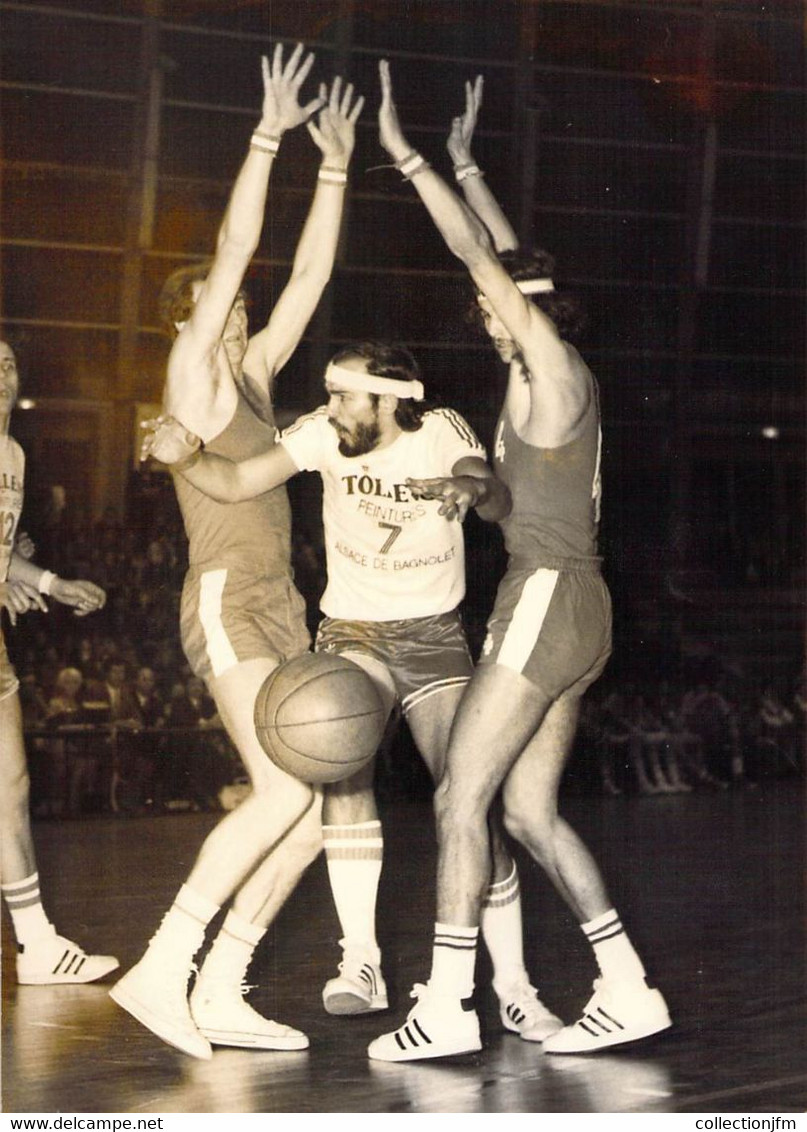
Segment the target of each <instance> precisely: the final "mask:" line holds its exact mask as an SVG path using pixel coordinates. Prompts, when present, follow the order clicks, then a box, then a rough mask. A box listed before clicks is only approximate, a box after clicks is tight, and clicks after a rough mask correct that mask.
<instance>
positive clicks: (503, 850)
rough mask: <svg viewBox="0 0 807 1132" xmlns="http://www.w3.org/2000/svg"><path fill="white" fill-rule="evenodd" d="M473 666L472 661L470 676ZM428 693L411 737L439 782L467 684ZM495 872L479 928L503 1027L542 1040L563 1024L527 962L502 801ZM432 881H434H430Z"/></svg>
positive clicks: (415, 714) (409, 715) (414, 713)
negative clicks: (532, 979)
mask: <svg viewBox="0 0 807 1132" xmlns="http://www.w3.org/2000/svg"><path fill="white" fill-rule="evenodd" d="M470 675H471V666H470V662H469V664H468V679H469V680H470ZM437 687H438V690H435V691H434V692H433V693H432V694H429V687H428V686H427V687H426V688H424V689H422V690H421V693H420V695H419V696H418V697H417V698H416V699H415V702H414V703H413V704H412V706H411V707H409V710H408V711H407V712H406V721H407V723H408V725H409V728H410V731H411V733H412V737H413V739H414V741H415V744H416V745H417V748H418V750H419V751H420V753H421V755H422V756H423V760H424V762H425V763H426V766H427V767H428V769H429V772H430V773H431V776H432V778H433V780H434V781H435V782H436V783H439V782H440V780H441V779H442V777H443V772H444V769H445V759H446V752H447V750H448V743H449V736H450V734H451V725H452V722H453V720H454V716H455V714H456V712H457V709H458V707H459V704H460V701H461V700H462V696H463V694H464V692H465V688H466V687H467V684H463V685H460V686H458V687H457V686H451V687H442V688H439V686H437ZM488 829H489V833H490V847H491V858H492V871H491V876H490V883H489V886H488V889H487V891H486V893H485V896H484V900H483V903H482V910H481V916H480V932H481V935H482V939H483V940H484V943H485V946H486V948H487V951H488V954H489V956H490V960H491V965H492V967H493V989H494V991H495V992H496V996H497V998H498V1000H499V1015H500V1018H501V1021H502V1025H503V1026H504V1027H505V1029H507V1030H510V1031H512V1032H513V1033H517V1034H519V1035H520V1036H521V1037H522V1038H524V1040H525V1041H538V1042H540V1041H543V1040H544V1038H545V1037H547V1036H548V1035H549V1034H552V1033H554V1032H555V1031H556V1030H559V1029H560V1028H561V1026H562V1025H563V1023H562V1022H561V1021H560V1019H559V1018H557V1017H555V1015H554V1014H552V1012H551V1011H550V1010H547V1008H546V1007H545V1006H544V1004H543V1003H542V1002H541V1000H540V999H539V997H538V992H537V990H536V988H535V987H533V986H532V984H531V983H530V978H529V975H528V973H527V969H526V966H525V963H524V945H523V925H522V916H521V887H520V883H519V876H518V868H517V866H516V862H515V860H514V859H513V856H512V853H511V852H510V850H509V848H508V846H507V843H506V839H505V835H504V829H503V826H502V814H501V807H500V805H498V804H496V803H494V805H492V806H491V808H490V812H489V815H488ZM429 883H431V880H429Z"/></svg>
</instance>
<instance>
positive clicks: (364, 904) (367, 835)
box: [322, 820, 384, 962]
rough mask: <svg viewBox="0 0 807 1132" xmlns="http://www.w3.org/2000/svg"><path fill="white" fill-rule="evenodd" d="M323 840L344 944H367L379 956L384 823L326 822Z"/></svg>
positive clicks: (323, 829)
mask: <svg viewBox="0 0 807 1132" xmlns="http://www.w3.org/2000/svg"><path fill="white" fill-rule="evenodd" d="M322 839H323V846H324V848H325V860H326V862H327V866H328V877H329V879H330V882H331V892H332V893H333V899H334V904H335V905H336V914H337V916H338V917H339V924H340V926H341V928H342V937H343V945H346V944H355V945H361V946H365V947H368V948H370V949H371V951H373V952H374V953H375V954H376V955H377V953H378V944H377V942H376V929H375V910H376V900H377V897H378V883H379V880H380V878H381V865H382V862H383V856H384V836H383V832H382V829H381V822H380V821H377V820H376V821H366V822H358V823H357V824H355V825H326V826H323V827H322ZM375 961H376V962H377V961H378V959H376V960H375Z"/></svg>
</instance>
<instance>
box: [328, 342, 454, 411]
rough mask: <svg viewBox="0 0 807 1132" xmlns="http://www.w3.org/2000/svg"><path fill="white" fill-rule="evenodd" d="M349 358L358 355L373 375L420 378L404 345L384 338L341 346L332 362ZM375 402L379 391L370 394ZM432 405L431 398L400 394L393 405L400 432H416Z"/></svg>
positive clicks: (408, 378) (407, 379)
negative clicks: (389, 341)
mask: <svg viewBox="0 0 807 1132" xmlns="http://www.w3.org/2000/svg"><path fill="white" fill-rule="evenodd" d="M348 358H361V359H362V360H363V361H365V362H366V363H367V372H368V373H372V374H374V375H375V376H376V377H391V378H393V379H394V380H395V381H420V380H421V376H420V366H419V365H418V363H417V362H416V361H415V359H414V357H413V356H412V354H410V352H409V351H408V350H407V349H406V347H405V346H392V345H390V344H388V343H386V342H355V343H353V344H352V345H350V346H343V347H342V349H341V350H339V351H338V353H336V354H334V356H333V358H332V359H331V361H332V362H333V363H334V365H337V366H338V365H339V364H340V363H341V362H344V361H347V359H348ZM370 396H371V397H373V398H374V404H376V405H377V404H378V394H377V393H372V394H371V395H370ZM433 408H434V403H433V402H432V401H427V400H425V399H424V400H423V401H414V400H413V399H412V398H411V397H401V398H399V399H398V405H397V407H396V409H395V421H396V423H397V425H398V427H399V428H400V429H401V430H402V431H403V432H417V430H418V429H419V428H420V427H421V425H422V424H423V417H424V414H425V413H427V412H428V411H429V410H430V409H433Z"/></svg>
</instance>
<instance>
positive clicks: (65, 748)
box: [9, 484, 807, 817]
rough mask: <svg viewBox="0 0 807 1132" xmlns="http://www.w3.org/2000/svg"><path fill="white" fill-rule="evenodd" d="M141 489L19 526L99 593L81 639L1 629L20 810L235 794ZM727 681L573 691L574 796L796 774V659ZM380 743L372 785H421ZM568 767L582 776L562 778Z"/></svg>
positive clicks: (301, 562)
mask: <svg viewBox="0 0 807 1132" xmlns="http://www.w3.org/2000/svg"><path fill="white" fill-rule="evenodd" d="M145 486H146V488H148V484H146V485H145ZM152 496H153V498H151V497H149V495H148V491H146V494H145V496H144V499H145V503H143V501H142V500H141V504H140V505H139V506H138V508H137V509H136V510H137V517H136V520H135V521H133V522H127V523H123V522H122V521H121V519H120V517H119V516H118V515H117V514H116V513H115V511H114V510H112V509H107V510H106V511H105V513H104V515H103V517H102V518H101V519H100V520H99V521H98V522H97V523H95V524H94V525H91V526H87V525H85V526H82V525H81V524H80V523H77V522H75V521H74V520H73V517H72V516H71V514H70V507H69V505H68V501H67V499H66V497H65V493H64V492H63V491H61V490H55V491H54V492H53V493H52V495H51V496H50V497H49V499H48V507H47V509H46V514H45V521H44V523H43V524H42V525H41V526H40V529H39V531H36V530H34V531H32V534H31V536H30V537H29V536H28V535H25V536H23V537H24V538H25V539H26V543H27V542H30V545H31V548H32V549H33V547H34V545H35V544H36V545H37V547H38V546H39V545H40V544H41V543H43V542H48V543H49V544H55V543H56V542H58V544H59V545H58V554H56V555H55V557H54V560H55V558H56V557H58V561H59V563H60V569H62V570H64V572H66V573H69V574H75V575H76V576H82V577H89V578H92V579H93V580H95V581H97V582H98V583H99V584H101V585H103V586H104V587H105V588H106V590H107V593H108V601H107V607H106V609H105V610H103V611H102V612H100V613H99V614H98V615H97V617H96V619H95V621H94V623H93V627H92V633H88V629H87V626H85V625H77V624H76V622H75V619H74V618H71V617H70V616H68V615H65V614H64V613H63V611H62V610H60V609H58V608H57V609H54V610H52V611H51V613H50V614H49V615H48V617H41V616H38V615H37V614H35V613H31V614H28V615H27V616H26V617H24V618H20V621H19V623H18V626H17V628H16V630H15V631H14V633H13V634H12V635H11V640H10V642H9V645H10V648H11V649H12V650H13V654H14V659H15V663H16V666H17V669H18V671H19V673H20V682H21V687H20V697H21V702H22V707H23V713H24V724H25V728H26V732H27V735H28V746H29V753H30V762H31V777H32V800H33V806H34V814H35V816H38V817H64V816H72V817H78V816H82V815H86V814H89V813H93V812H107V813H108V812H112V813H116V814H119V815H120V816H136V815H138V814H144V813H156V812H161V811H177V810H193V811H198V810H206V809H213V808H216V809H218V808H221V807H222V806H224V807H225V808H231V806H232V805H234V804H237V802H238V800H240V798H241V797H243V795H244V790H245V788H244V785H243V783H242V782H240V781H239V779H238V775H239V766H240V764H239V763H238V761H237V759H236V758H235V757H234V755H233V752H232V748H231V747H230V744H229V741H228V739H227V737H226V733H225V732H224V731H223V729H222V728H221V724H220V721H219V719H218V717H217V715H216V712H215V706H214V704H213V702H212V700H211V699H210V697H209V696H208V694H207V691H206V689H205V687H204V685H203V684H202V683H201V681H199V680H197V679H196V678H195V677H193V676H192V675H191V673H190V671H189V668H188V665H187V662H186V660H185V658H184V656H183V654H182V652H181V649H180V646H179V634H178V630H177V626H178V620H179V598H180V592H181V586H182V578H183V575H184V570H185V566H186V553H187V552H186V540H185V535H184V532H183V530H182V526H181V521H180V518H179V514H178V511H176V509H175V506H174V504H173V496H170V495H169V497H168V498H170V500H171V506H172V507H173V508H174V509H173V510H172V509H171V508H170V507H168V506H166V504H165V499H164V497H163V493H162V491H161V488H160V486H159V485H155V486H154V490H153V492H152ZM303 511H305V509H303ZM320 543H321V540H320V539H319V536H318V533H317V531H316V530H314V529H308V528H307V527H306V526H305V524H304V523H298V524H297V528H296V531H295V554H294V563H295V569H296V572H297V582H298V585H299V587H300V589H301V592H302V593H303V595H304V596H305V597H306V599H307V602H308V607H309V620H310V626H311V628H312V630H313V629H315V627H316V619H317V617H318V599H319V595H320V593H321V591H322V588H323V584H324V565H323V560H322V554H321V545H320ZM497 553H498V548H497V546H496V545H495V544H494V545H493V546H492V548H491V549H490V551H489V556H490V557H491V561H490V562H487V560H486V559H485V568H484V569H481V568H480V565H479V564H480V562H481V561H483V558H484V554H483V550H482V548H481V547H480V548H477V551H476V553H475V554H471V555H470V557H469V577H470V578H471V581H472V582H473V586H472V587H471V595H470V597H471V598H473V595H474V594H475V593H476V592H477V590H479V591H480V597H479V602H478V608H476V607H475V606H474V604H473V602H472V601H471V600H470V599H469V603H468V605H467V608H466V609H465V611H464V614H465V618H466V620H467V622H468V625H469V631H470V633H471V639H472V640H473V641H474V642H475V644H478V640H477V638H478V639H479V641H481V636H482V635H483V633H484V622H485V616H486V610H487V608H488V605H489V603H488V602H487V601H486V600H485V596H486V591H484V585H485V579H488V580H489V577H490V576H492V575H493V574H495V572H496V568H497V565H496V561H494V559H495V555H496V554H497ZM483 591H484V592H483ZM130 674H132V675H131V677H130ZM637 676H638V679H636V677H637ZM728 676H729V674H728V673H727V672H726V670H725V669H724V668H723V667H722V666H721V664H720V663H719V661H717V662H715V663H713V664H709V665H706V666H703V667H702V668H701V669H700V670H699V671H698V672H696V673H694V674H693V675H691V676H690V678H689V679H686V680H683V679H682V680H681V681H679V682H678V683H675V684H673V683H670V682H669V680H667V678H666V673H663V672H659V673H657V674H655V678H654V673H653V672H652V671H651V672H647V671H643V672H641V673H640V674H638V673H637V674H634V679H633V680H632V679H631V677H630V676H627V677H625V678H623V679H619V678H618V677H617V675H613V676H611V677H610V678H608V679H607V680H606V681H603V683H602V685H601V686H599V685H598V686H597V688H595V689H594V690H593V691H592V692H591V693H589V695H588V696H587V697H586V699H585V701H584V705H583V718H582V721H581V727H580V733H579V741H578V749H579V750H578V753H577V755H576V763H574V764H573V765H572V767H571V768H570V770H571V771H572V774H571V775H570V779H571V780H572V784H571V787H570V788H571V789H574V788H575V784H576V783H577V782H580V781H581V780H586V775H588V780H587V782H586V786H585V789H587V790H595V791H598V792H600V793H604V794H607V795H614V796H617V795H622V794H642V795H667V794H673V793H681V794H683V793H689V792H691V791H692V790H701V789H711V790H715V789H718V790H726V789H728V788H729V787H730V786H736V787H742V786H747V785H749V784H750V785H754V784H756V783H758V782H760V781H761V780H763V779H769V778H779V777H785V776H794V775H797V774H798V775H801V774H803V773H804V769H805V720H807V666H805V667H802V668H801V669H800V671H799V672H798V674H797V676H796V678H795V679H794V680H793V682H792V683H791V685H790V687H789V688H788V689H784V687H783V688H781V689H779V688H777V687H776V685H775V683H774V682H773V681H771V680H764V681H761V682H760V683H759V686H754V685H753V684H750V683H749V684H747V686H743V685H741V684H739V683H738V680H737V679H736V678H735V679H734V680H731V679H729V678H728ZM389 746H390V750H389V751H388V752H387V757H385V758H383V759H380V760H379V764H378V767H379V769H378V774H379V776H380V778H381V779H382V781H381V782H379V789H380V792H381V794H382V795H383V796H388V797H390V798H397V797H401V794H402V791H404V792H405V791H407V790H409V791H411V792H412V793H413V794H414V793H418V794H419V793H422V792H424V791H425V790H428V789H430V785H429V783H428V780H427V779H426V778H425V776H423V775H421V774H418V773H415V772H416V771H417V770H418V767H417V766H410V765H409V764H410V762H411V763H413V764H414V763H416V762H417V758H416V756H415V755H414V754H413V753H412V751H411V750H410V749H409V747H410V746H411V744H410V745H409V746H408V745H407V735H406V729H405V728H403V729H399V730H398V731H395V730H393V729H391V730H390V736H389ZM392 747H394V748H395V751H394V752H393V751H392ZM402 764H403V765H402ZM575 766H577V768H578V771H580V772H582V773H578V776H577V777H576V778H575V774H574V769H575ZM407 768H408V769H407ZM384 779H388V781H383V780H384Z"/></svg>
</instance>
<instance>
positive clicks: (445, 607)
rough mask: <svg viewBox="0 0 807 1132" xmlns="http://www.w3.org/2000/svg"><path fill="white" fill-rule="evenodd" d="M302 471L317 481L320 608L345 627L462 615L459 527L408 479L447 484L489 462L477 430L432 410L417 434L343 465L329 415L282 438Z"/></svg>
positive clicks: (321, 413) (323, 412)
mask: <svg viewBox="0 0 807 1132" xmlns="http://www.w3.org/2000/svg"><path fill="white" fill-rule="evenodd" d="M280 442H281V444H282V445H283V446H284V447H285V448H286V450H287V452H288V453H289V455H290V456H291V458H292V460H293V461H294V463H295V464H296V465H297V467H298V468H299V469H300V470H301V471H310V472H319V473H320V475H321V476H322V483H323V502H322V517H323V526H324V529H325V552H326V557H327V567H328V584H327V586H326V589H325V593H324V594H323V597H322V601H321V603H320V604H321V607H322V611H323V613H325V614H326V615H327V616H328V617H339V618H343V619H345V620H348V621H397V620H400V619H403V618H409V617H431V616H433V615H435V614H437V613H447V612H449V611H450V610H452V609H456V607H457V606H458V605H459V603H460V602H461V601H462V598H463V597H464V595H465V543H464V539H463V533H462V524H461V523H459V522H457V520H456V519H453V520H450V521H449V520H447V519H445V518H444V517H443V516H442V515H439V514H438V510H439V507H440V503H439V502H438V501H437V500H425V499H420V500H418V499H413V498H412V495H411V492H410V491H409V489H408V488H407V486H406V480H407V479H408V478H409V477H413V478H418V479H422V478H427V477H433V476H450V475H451V474H452V470H453V468H454V465H455V464H456V463H457V461H458V460H461V459H463V458H464V457H466V456H477V457H479V458H480V459H483V460H484V459H485V450H484V448H483V447H482V445H481V444H480V443H479V441H478V439H477V438H476V436H475V435H474V432H473V430H472V429H471V427H470V426H469V425H468V424H467V423H466V422H465V421H464V420H463V418H462V417H461V416H460V415H459V414H458V413H455V412H454V411H453V410H451V409H433V410H431V411H429V412H427V413H425V414H424V416H423V424H422V427H421V428H419V429H418V430H417V432H402V433H401V434H400V436H398V437H397V439H396V440H394V441H393V443H392V444H390V445H388V446H387V447H386V448H380V449H378V450H377V451H373V452H366V453H364V455H362V456H342V455H341V454H340V452H339V437H338V435H337V433H336V430H335V429H334V428H333V426H332V425H330V424H329V423H328V416H327V409H326V408H325V406H322V408H319V409H317V410H315V411H314V412H313V413H309V414H307V415H306V416H303V417H300V419H299V420H297V421H295V423H294V424H293V425H290V426H289V428H287V429H286V430H285V432H283V433H282V434H281V437H280Z"/></svg>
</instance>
